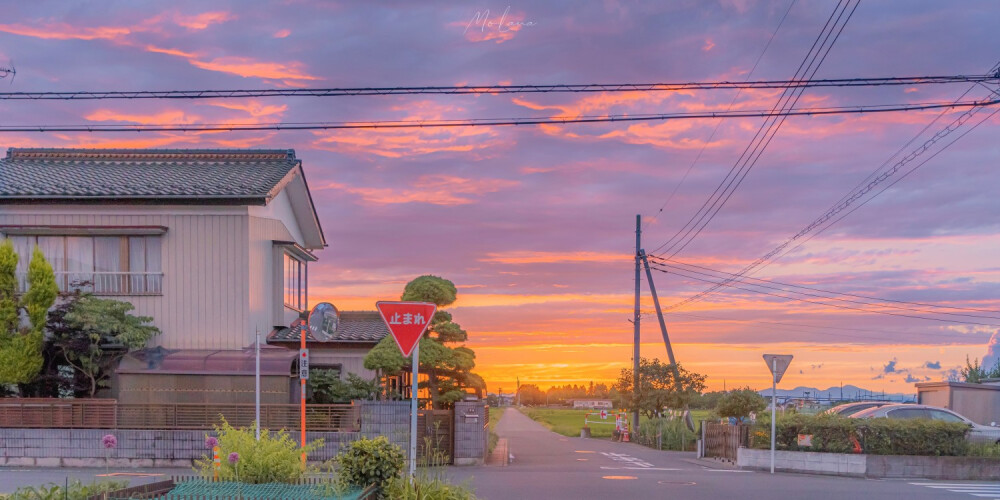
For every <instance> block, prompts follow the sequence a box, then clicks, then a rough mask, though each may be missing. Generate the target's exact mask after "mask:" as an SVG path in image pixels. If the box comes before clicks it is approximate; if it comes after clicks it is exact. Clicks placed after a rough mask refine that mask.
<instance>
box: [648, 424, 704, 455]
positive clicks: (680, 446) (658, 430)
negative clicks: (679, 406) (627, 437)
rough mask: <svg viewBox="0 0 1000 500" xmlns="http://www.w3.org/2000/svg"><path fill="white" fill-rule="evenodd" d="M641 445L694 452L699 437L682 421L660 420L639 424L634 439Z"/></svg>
mask: <svg viewBox="0 0 1000 500" xmlns="http://www.w3.org/2000/svg"><path fill="white" fill-rule="evenodd" d="M633 439H635V441H636V442H637V443H639V444H641V445H644V446H649V447H651V448H658V449H661V450H673V451H694V449H695V441H696V440H697V439H698V437H697V436H696V435H695V433H693V432H691V430H690V429H688V428H687V424H685V423H684V420H682V419H679V418H677V419H672V420H671V419H668V418H658V419H655V420H644V421H642V422H639V431H638V432H636V433H635V437H634V438H633Z"/></svg>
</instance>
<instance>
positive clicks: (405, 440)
mask: <svg viewBox="0 0 1000 500" xmlns="http://www.w3.org/2000/svg"><path fill="white" fill-rule="evenodd" d="M360 404H361V419H362V420H361V432H306V441H307V442H313V441H315V440H318V439H322V440H323V447H322V448H320V449H319V450H317V451H316V452H314V453H313V454H311V455H309V459H310V460H312V461H319V462H322V461H326V460H329V459H331V458H333V457H335V456H337V453H338V452H339V451H340V450H341V449H342V448H343V447H344V446H346V445H347V444H349V443H351V442H352V441H355V440H357V439H360V438H361V437H366V438H369V439H370V438H374V437H377V436H386V437H387V438H389V441H391V442H393V443H395V444H396V445H397V446H399V447H400V448H402V449H403V453H404V455H408V450H409V442H410V403H409V402H408V401H388V402H372V401H363V402H361V403H360ZM107 434H113V435H114V436H115V437H116V438H117V440H118V446H117V447H116V448H114V449H113V450H105V449H104V446H103V445H102V442H101V440H102V438H103V437H104V436H105V435H107ZM213 435H215V433H214V432H213V431H200V430H196V431H171V430H122V429H10V428H0V450H2V456H0V466H19V467H104V466H105V465H113V466H115V467H190V466H192V465H193V464H194V461H195V460H198V459H200V458H202V457H203V456H207V455H208V454H209V453H210V450H208V449H207V448H205V437H207V436H213ZM289 435H290V437H291V438H292V439H293V440H294V441H295V442H299V433H298V432H297V431H292V432H290V433H289Z"/></svg>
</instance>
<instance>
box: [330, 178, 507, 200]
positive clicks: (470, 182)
mask: <svg viewBox="0 0 1000 500" xmlns="http://www.w3.org/2000/svg"><path fill="white" fill-rule="evenodd" d="M518 184H519V182H517V181H509V180H505V179H488V178H483V179H470V178H464V177H455V176H450V175H425V176H421V177H420V178H419V179H417V181H416V182H414V183H413V187H412V188H387V187H386V188H378V187H357V186H349V185H347V184H343V183H338V182H331V183H328V184H326V185H324V186H319V187H316V188H313V189H314V190H315V191H319V190H324V189H334V190H338V191H344V192H347V193H350V194H355V195H358V196H360V197H361V198H362V200H364V201H365V202H366V203H370V204H374V205H395V204H402V203H429V204H431V205H467V204H470V203H473V202H474V201H475V200H474V199H473V197H477V196H481V195H483V194H486V193H492V192H496V191H500V190H502V189H506V188H510V187H514V186H516V185H518Z"/></svg>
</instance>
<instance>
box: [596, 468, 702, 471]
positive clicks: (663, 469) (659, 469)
mask: <svg viewBox="0 0 1000 500" xmlns="http://www.w3.org/2000/svg"><path fill="white" fill-rule="evenodd" d="M601 468H602V469H605V470H658V471H679V470H684V469H666V468H663V467H601Z"/></svg>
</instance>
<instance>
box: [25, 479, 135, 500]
mask: <svg viewBox="0 0 1000 500" xmlns="http://www.w3.org/2000/svg"><path fill="white" fill-rule="evenodd" d="M127 487H128V481H101V482H98V483H91V484H84V483H82V482H81V481H80V480H78V479H74V480H72V481H69V487H68V488H67V487H66V485H64V484H55V483H49V484H46V485H43V486H25V487H23V488H18V489H17V491H15V492H14V493H12V494H11V495H10V496H8V497H6V498H8V499H9V500H63V499H67V500H89V499H90V498H91V497H92V496H95V495H100V494H101V493H106V492H111V491H116V490H121V489H124V488H127Z"/></svg>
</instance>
